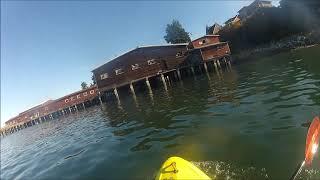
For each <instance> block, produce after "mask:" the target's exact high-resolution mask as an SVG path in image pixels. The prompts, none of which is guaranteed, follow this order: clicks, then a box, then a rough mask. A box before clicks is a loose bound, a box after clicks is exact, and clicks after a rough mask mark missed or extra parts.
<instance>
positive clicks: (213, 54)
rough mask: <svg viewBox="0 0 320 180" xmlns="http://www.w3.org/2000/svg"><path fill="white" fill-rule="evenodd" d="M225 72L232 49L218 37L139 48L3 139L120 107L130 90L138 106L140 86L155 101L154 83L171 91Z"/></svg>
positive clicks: (36, 111) (16, 121)
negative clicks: (110, 100) (105, 106)
mask: <svg viewBox="0 0 320 180" xmlns="http://www.w3.org/2000/svg"><path fill="white" fill-rule="evenodd" d="M223 68H231V57H230V49H229V46H228V43H226V42H220V40H219V36H218V35H206V36H203V37H200V38H198V39H196V40H194V41H192V42H190V43H186V44H173V45H156V46H142V47H137V48H135V49H133V50H130V51H128V52H127V53H124V54H122V55H121V56H118V57H116V58H114V59H113V60H111V61H109V62H107V63H105V64H103V65H101V66H99V67H97V68H95V69H94V70H93V71H92V72H93V75H94V78H95V81H96V85H95V86H93V87H90V88H88V89H85V90H81V91H78V92H75V93H72V94H69V95H67V96H64V97H62V98H59V99H57V100H49V101H47V102H45V103H42V104H40V105H38V106H35V107H33V108H31V109H29V110H27V111H24V112H22V113H20V114H19V115H18V116H16V117H14V118H11V119H10V120H8V121H7V122H6V123H5V125H6V126H5V127H4V128H2V129H0V135H2V136H5V135H8V134H11V133H14V132H17V131H20V130H22V129H24V128H27V127H30V126H34V125H37V124H39V123H42V122H45V121H49V120H51V119H56V118H59V117H63V116H67V115H69V114H72V113H76V112H78V111H81V110H85V109H86V108H87V107H89V106H91V105H93V104H102V103H103V102H104V101H107V97H108V96H110V95H113V96H114V97H115V99H116V101H117V102H118V105H121V97H120V95H119V92H118V91H119V89H123V88H127V89H128V91H129V92H130V94H131V95H132V97H133V99H134V101H135V102H136V103H137V98H136V93H137V89H136V85H137V84H143V85H145V86H146V88H147V89H148V92H149V93H148V94H149V96H150V98H151V99H153V92H152V89H153V88H154V87H152V84H154V83H153V82H154V81H158V82H160V84H162V86H163V88H164V90H165V91H168V86H169V83H170V82H171V80H174V81H181V80H182V78H183V77H184V76H195V75H196V74H197V73H206V74H208V72H209V71H214V72H216V73H217V75H219V74H220V71H221V69H223ZM208 77H209V76H208Z"/></svg>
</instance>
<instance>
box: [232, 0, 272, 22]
mask: <svg viewBox="0 0 320 180" xmlns="http://www.w3.org/2000/svg"><path fill="white" fill-rule="evenodd" d="M271 7H273V5H272V3H271V1H267V0H255V1H253V2H252V3H251V4H250V5H249V6H245V7H243V8H241V9H240V10H239V11H238V13H239V18H240V19H241V20H242V21H243V20H245V19H247V18H249V17H251V16H252V15H253V14H254V13H255V12H256V11H257V10H259V9H261V8H271Z"/></svg>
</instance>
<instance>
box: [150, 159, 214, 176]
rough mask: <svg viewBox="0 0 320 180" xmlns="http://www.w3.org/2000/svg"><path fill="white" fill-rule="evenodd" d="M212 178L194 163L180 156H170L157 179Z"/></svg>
mask: <svg viewBox="0 0 320 180" xmlns="http://www.w3.org/2000/svg"><path fill="white" fill-rule="evenodd" d="M182 179H183V180H185V179H190V180H191V179H197V180H198V179H199V180H203V179H206V180H208V179H211V178H210V177H209V176H207V175H206V174H205V173H204V172H202V171H201V170H200V169H199V168H197V167H196V166H195V165H193V164H192V163H190V162H188V161H186V160H184V159H182V158H180V157H170V158H169V159H167V160H166V161H165V162H164V163H163V164H162V166H161V168H160V170H159V172H158V174H157V176H156V180H182Z"/></svg>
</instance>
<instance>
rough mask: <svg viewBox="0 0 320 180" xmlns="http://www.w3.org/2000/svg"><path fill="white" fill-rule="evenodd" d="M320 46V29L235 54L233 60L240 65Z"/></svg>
mask: <svg viewBox="0 0 320 180" xmlns="http://www.w3.org/2000/svg"><path fill="white" fill-rule="evenodd" d="M318 44H320V29H317V30H314V31H311V32H309V33H306V34H297V35H292V36H289V37H286V38H283V39H281V40H279V41H277V42H275V41H272V42H270V43H268V44H264V45H261V46H257V47H255V48H252V49H247V50H243V51H241V52H240V53H237V54H234V55H233V59H234V63H239V62H243V61H247V60H254V59H256V58H257V57H261V56H266V55H272V54H275V53H280V52H284V51H289V50H294V49H300V48H307V47H311V46H315V45H318Z"/></svg>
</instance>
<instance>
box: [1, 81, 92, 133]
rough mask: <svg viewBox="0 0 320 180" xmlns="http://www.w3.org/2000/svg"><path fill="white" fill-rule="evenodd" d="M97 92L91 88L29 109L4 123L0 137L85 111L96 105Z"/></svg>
mask: <svg viewBox="0 0 320 180" xmlns="http://www.w3.org/2000/svg"><path fill="white" fill-rule="evenodd" d="M97 92H98V89H97V87H96V86H93V87H89V88H87V89H84V90H81V91H77V92H74V93H72V94H69V95H66V96H63V97H61V98H59V99H56V100H49V101H46V102H44V103H42V104H40V105H38V106H35V107H33V108H30V109H28V110H26V111H24V112H22V113H20V114H19V115H17V116H15V117H13V118H11V119H10V120H8V121H6V122H5V127H3V128H1V129H0V135H1V136H5V135H8V134H12V133H14V132H17V131H20V130H22V129H24V128H27V127H30V126H34V125H37V124H40V123H42V122H45V121H48V120H52V119H56V118H59V117H62V116H66V115H69V114H71V113H76V112H77V111H79V110H85V108H86V107H89V106H91V105H93V104H97V98H98V96H97Z"/></svg>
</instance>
